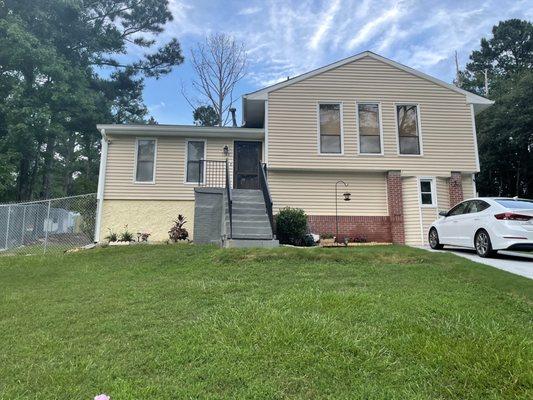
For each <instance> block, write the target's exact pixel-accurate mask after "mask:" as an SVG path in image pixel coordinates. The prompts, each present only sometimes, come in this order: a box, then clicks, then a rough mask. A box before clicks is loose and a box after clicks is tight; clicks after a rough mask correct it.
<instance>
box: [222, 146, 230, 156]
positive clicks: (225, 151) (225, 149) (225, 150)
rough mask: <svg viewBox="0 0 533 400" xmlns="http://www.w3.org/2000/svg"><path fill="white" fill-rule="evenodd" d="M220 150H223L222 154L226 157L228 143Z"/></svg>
mask: <svg viewBox="0 0 533 400" xmlns="http://www.w3.org/2000/svg"><path fill="white" fill-rule="evenodd" d="M222 151H223V152H224V156H225V157H227V156H228V154H229V147H228V145H225V146H224V148H223V149H222Z"/></svg>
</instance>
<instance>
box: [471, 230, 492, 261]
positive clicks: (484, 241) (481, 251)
mask: <svg viewBox="0 0 533 400" xmlns="http://www.w3.org/2000/svg"><path fill="white" fill-rule="evenodd" d="M474 246H475V248H476V253H477V254H478V256H480V257H483V258H485V257H490V256H492V255H494V253H495V251H494V250H492V243H491V241H490V236H489V234H488V232H487V231H486V230H484V229H481V230H479V231H478V232H477V233H476V236H475V237H474Z"/></svg>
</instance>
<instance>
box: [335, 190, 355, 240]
mask: <svg viewBox="0 0 533 400" xmlns="http://www.w3.org/2000/svg"><path fill="white" fill-rule="evenodd" d="M339 183H342V184H343V185H344V187H348V184H347V183H346V182H344V181H337V183H335V227H336V230H337V234H336V237H335V238H336V241H337V243H339V213H338V206H337V198H338V195H337V185H338V184H339ZM342 195H343V196H344V201H350V196H351V193H350V192H344V193H343V194H342Z"/></svg>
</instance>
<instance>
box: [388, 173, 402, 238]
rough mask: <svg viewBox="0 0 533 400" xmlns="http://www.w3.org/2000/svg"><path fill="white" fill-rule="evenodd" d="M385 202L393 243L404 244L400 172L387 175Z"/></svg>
mask: <svg viewBox="0 0 533 400" xmlns="http://www.w3.org/2000/svg"><path fill="white" fill-rule="evenodd" d="M387 202H388V206H389V218H390V230H391V237H392V242H393V243H400V244H403V243H405V232H404V227H403V194H402V177H401V173H400V171H389V172H388V173H387Z"/></svg>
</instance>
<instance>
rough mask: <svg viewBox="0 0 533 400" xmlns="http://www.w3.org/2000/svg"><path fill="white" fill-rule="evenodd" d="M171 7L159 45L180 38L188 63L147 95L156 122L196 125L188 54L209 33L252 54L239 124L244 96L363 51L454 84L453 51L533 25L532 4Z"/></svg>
mask: <svg viewBox="0 0 533 400" xmlns="http://www.w3.org/2000/svg"><path fill="white" fill-rule="evenodd" d="M170 7H171V11H172V13H173V15H174V21H172V22H171V23H169V24H168V25H167V26H166V29H165V32H164V33H162V34H161V35H159V37H158V41H160V42H161V43H163V42H165V41H167V40H168V39H169V38H170V37H177V38H178V39H179V40H180V42H181V45H182V47H183V50H184V56H185V62H184V63H183V64H182V65H181V66H179V67H177V68H176V69H175V70H174V71H173V72H172V73H171V74H169V75H167V76H165V77H163V78H161V79H159V80H155V79H148V80H147V81H146V88H145V93H144V100H145V103H146V104H147V106H148V108H149V110H150V113H151V115H153V116H154V117H155V118H156V119H157V120H158V121H159V123H166V124H191V123H192V122H193V121H192V110H191V108H190V106H189V105H188V104H187V102H186V101H185V99H184V98H183V96H182V94H181V92H180V87H181V85H182V84H183V85H184V86H185V87H186V88H187V87H188V85H189V83H190V81H191V79H192V69H191V66H190V63H189V60H190V50H191V48H192V47H193V46H194V45H195V44H196V43H197V42H199V41H202V40H203V39H204V38H205V36H206V35H208V34H210V33H214V32H224V33H227V34H230V35H232V36H234V37H235V38H236V39H237V40H239V41H243V42H245V44H246V47H247V49H248V60H249V62H248V70H247V76H246V77H245V79H243V81H241V83H240V84H239V86H238V87H237V88H236V90H235V95H236V98H237V99H238V101H237V102H236V106H237V108H238V112H239V115H238V121H240V96H241V95H242V94H244V93H248V92H251V91H253V90H256V89H259V88H261V87H263V86H266V85H268V84H272V83H275V82H278V81H280V80H284V79H286V77H287V76H291V77H292V76H295V75H298V74H301V73H303V72H306V71H309V70H311V69H314V68H317V67H320V66H323V65H325V64H328V63H331V62H334V61H336V60H339V59H341V58H344V57H348V56H350V55H353V54H357V53H359V52H361V51H364V50H371V51H374V52H376V53H378V54H380V55H383V56H385V57H388V58H391V59H393V60H395V61H398V62H400V63H402V64H405V65H408V66H410V67H413V68H416V69H418V70H420V71H423V72H425V73H428V74H430V75H433V76H435V77H437V78H440V79H442V80H444V81H447V82H451V81H452V79H453V77H454V71H455V65H454V51H455V50H457V52H458V55H459V62H460V64H461V65H464V64H465V63H466V62H467V60H468V56H469V54H470V53H471V51H472V50H474V49H477V48H478V47H479V41H480V39H481V37H483V36H485V37H487V36H489V35H490V32H491V28H492V26H493V25H495V24H497V23H498V21H500V20H505V19H508V18H521V19H528V20H531V19H533V0H514V1H513V0H495V1H493V0H485V1H481V0H480V1H478V0H463V1H455V0H435V1H434V0H427V1H414V0H390V1H389V0H383V1H381V0H331V1H306V0H296V1H293V0H283V1H277V0H272V1H257V0H249V1H236V0H233V1H232V0H227V1H214V0H194V1H190V0H187V1H182V0H170ZM132 51H135V50H134V49H132ZM188 90H190V89H188Z"/></svg>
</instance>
